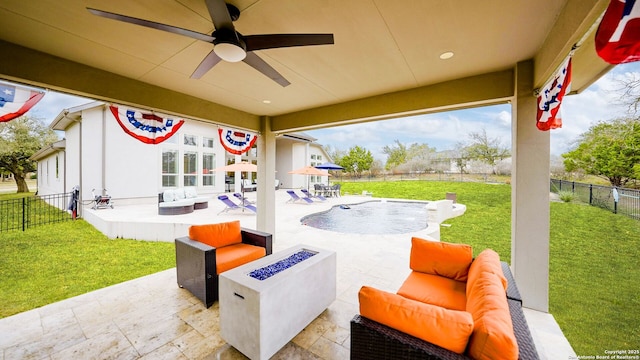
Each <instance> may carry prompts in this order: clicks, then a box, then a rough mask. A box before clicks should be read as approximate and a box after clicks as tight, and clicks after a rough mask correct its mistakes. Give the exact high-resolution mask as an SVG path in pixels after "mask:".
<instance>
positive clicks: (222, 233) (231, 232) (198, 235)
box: [189, 221, 242, 248]
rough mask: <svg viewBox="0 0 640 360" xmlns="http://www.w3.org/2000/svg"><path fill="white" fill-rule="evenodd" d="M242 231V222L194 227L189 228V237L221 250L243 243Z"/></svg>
mask: <svg viewBox="0 0 640 360" xmlns="http://www.w3.org/2000/svg"><path fill="white" fill-rule="evenodd" d="M240 231H241V229H240V221H230V222H224V223H219V224H206V225H192V226H190V227H189V237H190V238H191V239H193V240H197V241H199V242H201V243H204V244H207V245H209V246H213V247H215V248H219V247H223V246H227V245H232V244H238V243H241V242H242V234H241V232H240Z"/></svg>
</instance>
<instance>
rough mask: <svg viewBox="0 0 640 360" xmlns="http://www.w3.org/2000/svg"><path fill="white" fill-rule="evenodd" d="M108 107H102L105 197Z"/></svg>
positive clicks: (102, 190)
mask: <svg viewBox="0 0 640 360" xmlns="http://www.w3.org/2000/svg"><path fill="white" fill-rule="evenodd" d="M106 108H107V105H104V106H103V107H102V179H101V183H102V184H101V186H102V189H101V190H100V193H101V194H102V195H103V196H106V195H107V194H106V189H107V186H106V182H107V180H106V178H107V175H106V174H107V172H106V161H107V151H106V150H107V149H106V148H107V134H106V133H107V109H106Z"/></svg>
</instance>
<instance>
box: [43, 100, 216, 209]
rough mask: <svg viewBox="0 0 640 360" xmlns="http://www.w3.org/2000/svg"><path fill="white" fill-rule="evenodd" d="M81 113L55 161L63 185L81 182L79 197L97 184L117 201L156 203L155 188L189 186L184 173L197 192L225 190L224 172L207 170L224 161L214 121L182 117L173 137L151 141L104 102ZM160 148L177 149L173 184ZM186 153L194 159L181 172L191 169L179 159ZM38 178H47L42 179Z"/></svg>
mask: <svg viewBox="0 0 640 360" xmlns="http://www.w3.org/2000/svg"><path fill="white" fill-rule="evenodd" d="M79 118H80V119H81V120H80V121H78V122H73V123H71V124H70V125H69V126H68V127H67V128H66V129H65V137H66V151H64V152H62V153H64V154H65V157H64V158H65V159H64V162H63V163H62V164H59V166H63V167H62V168H60V169H64V171H62V170H61V172H64V174H66V179H64V178H62V175H61V181H60V182H61V183H63V184H64V183H65V181H66V187H67V188H68V189H65V191H70V190H71V188H72V187H73V186H75V185H80V186H81V196H80V198H81V200H83V201H85V202H90V201H91V200H93V194H92V190H94V189H95V194H96V195H99V194H102V191H103V189H106V192H107V193H108V194H109V195H110V196H111V197H112V198H113V199H114V200H115V199H118V200H119V203H122V201H123V200H124V201H125V202H133V203H145V202H146V203H148V202H156V201H157V198H158V193H159V192H162V191H163V190H164V189H166V188H172V187H182V186H185V185H190V184H191V183H185V181H186V178H187V177H188V178H190V179H195V182H194V183H195V186H196V189H197V191H198V193H199V194H213V193H220V192H224V173H223V172H217V173H213V172H210V171H209V170H211V169H213V168H215V167H219V166H223V165H224V153H225V150H224V149H223V148H222V145H220V142H219V141H218V132H217V126H216V125H214V124H207V123H203V122H198V121H194V120H188V119H185V123H184V125H183V126H182V127H181V128H180V130H179V131H178V132H177V133H176V134H175V135H174V136H172V137H171V138H169V139H168V140H166V141H165V142H163V143H160V144H157V145H152V144H146V143H143V142H141V141H139V140H137V139H135V138H133V137H131V136H129V135H128V134H127V133H125V132H124V131H123V130H122V128H121V127H120V125H119V124H118V122H117V121H116V119H115V118H114V116H113V114H112V113H111V111H110V110H109V108H108V107H107V106H102V105H100V106H96V107H92V108H88V109H83V110H81V114H80V117H79ZM205 139H206V140H207V141H205ZM205 142H206V144H207V145H206V146H205ZM164 151H173V152H175V154H177V157H176V159H177V165H178V166H177V173H176V175H175V179H176V181H175V186H163V182H162V179H163V176H162V175H163V174H162V169H163V168H162V162H163V152H164ZM189 153H190V154H194V159H193V160H195V163H196V164H195V167H194V169H193V170H194V172H193V173H189V174H185V173H184V172H185V171H191V170H192V169H185V167H184V163H183V162H184V161H185V154H189ZM205 154H206V155H208V156H209V158H208V160H209V164H208V166H207V168H206V169H204V168H203V165H204V162H203V161H204V155H205ZM50 158H51V157H49V158H46V159H41V160H40V161H39V164H40V163H42V164H41V165H39V169H44V170H45V172H46V168H44V167H45V166H46V164H47V163H50V162H51V161H55V159H53V160H51V159H50ZM40 166H42V167H40ZM49 168H50V169H51V165H49ZM41 171H42V170H41ZM41 173H42V172H41ZM48 173H49V175H48V176H47V179H48V180H46V181H48V183H51V182H52V180H51V176H52V174H51V170H49V172H48ZM184 175H189V176H187V177H185V176H184ZM203 175H210V177H209V180H208V182H209V184H210V185H209V184H207V185H204V184H203V181H204V178H203ZM42 181H43V183H45V182H44V181H45V180H44V179H43V180H42ZM61 186H62V185H61ZM55 191H59V189H58V188H52V187H50V186H47V187H46V188H43V192H44V193H54V192H55ZM59 192H60V191H59ZM62 192H64V191H62Z"/></svg>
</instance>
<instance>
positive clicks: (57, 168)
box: [56, 155, 60, 179]
mask: <svg viewBox="0 0 640 360" xmlns="http://www.w3.org/2000/svg"><path fill="white" fill-rule="evenodd" d="M56 179H60V159H59V158H58V155H56Z"/></svg>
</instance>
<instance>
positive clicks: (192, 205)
mask: <svg viewBox="0 0 640 360" xmlns="http://www.w3.org/2000/svg"><path fill="white" fill-rule="evenodd" d="M207 207H209V198H208V197H205V196H198V193H197V192H196V189H195V188H193V187H186V188H176V189H167V190H165V191H163V192H161V193H159V194H158V214H159V215H180V214H189V213H192V212H193V210H198V209H206V208H207Z"/></svg>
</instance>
